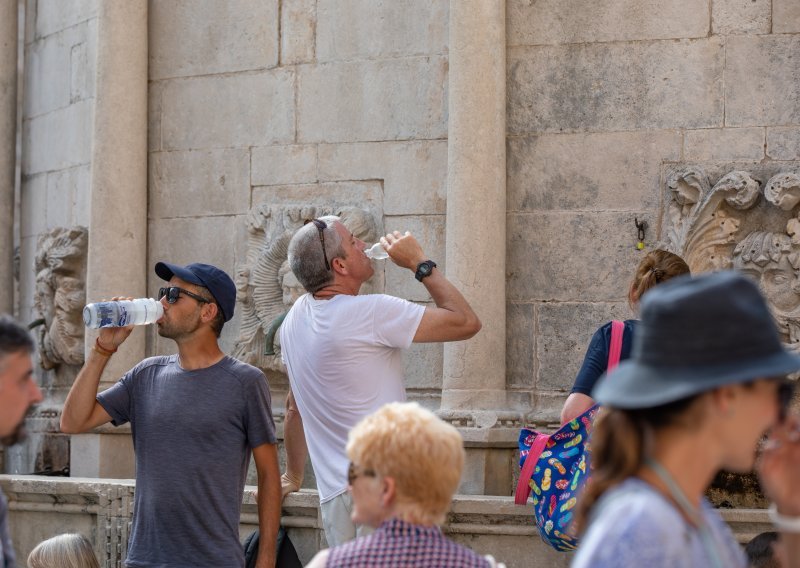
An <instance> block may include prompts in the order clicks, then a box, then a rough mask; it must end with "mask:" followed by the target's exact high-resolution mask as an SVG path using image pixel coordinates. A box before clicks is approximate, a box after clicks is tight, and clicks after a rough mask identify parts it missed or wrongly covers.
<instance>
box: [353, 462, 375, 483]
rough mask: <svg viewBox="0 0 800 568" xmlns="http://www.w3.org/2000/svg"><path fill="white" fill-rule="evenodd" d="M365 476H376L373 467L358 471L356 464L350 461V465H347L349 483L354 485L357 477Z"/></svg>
mask: <svg viewBox="0 0 800 568" xmlns="http://www.w3.org/2000/svg"><path fill="white" fill-rule="evenodd" d="M362 475H363V476H364V477H375V472H374V471H372V470H371V469H365V470H363V471H356V464H354V463H353V462H350V465H348V466H347V484H348V485H353V483H354V482H355V480H356V479H358V478H359V477H361V476H362Z"/></svg>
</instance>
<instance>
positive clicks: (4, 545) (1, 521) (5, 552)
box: [0, 490, 17, 568]
mask: <svg viewBox="0 0 800 568" xmlns="http://www.w3.org/2000/svg"><path fill="white" fill-rule="evenodd" d="M0 562H2V564H0V568H15V567H16V565H17V563H16V558H15V557H14V545H13V544H11V535H10V534H9V532H8V502H7V501H6V496H5V495H4V494H3V491H2V490H0Z"/></svg>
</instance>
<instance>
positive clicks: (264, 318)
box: [233, 204, 381, 374]
mask: <svg viewBox="0 0 800 568" xmlns="http://www.w3.org/2000/svg"><path fill="white" fill-rule="evenodd" d="M324 215H338V216H339V217H341V218H342V222H343V223H344V225H345V226H346V227H347V228H348V229H349V230H350V231H351V232H352V233H353V234H354V235H355V236H356V237H358V238H359V239H362V240H364V241H367V242H374V241H375V240H376V239H377V238H378V235H380V234H381V231H379V227H380V225H379V224H378V222H377V221H376V219H375V217H374V215H373V213H371V212H370V211H367V210H365V209H359V208H357V207H334V206H328V207H325V206H320V207H307V206H288V205H286V206H284V205H282V206H272V205H266V204H264V205H260V206H258V207H256V208H254V209H252V210H251V211H250V213H249V214H248V216H247V230H248V247H247V260H246V263H245V264H244V265H243V266H239V267H238V268H237V271H236V278H235V281H236V288H237V296H236V300H237V302H239V304H240V308H239V309H240V310H241V311H240V313H241V314H242V316H241V317H242V320H241V327H240V330H239V337H238V338H237V340H236V345H235V346H234V351H233V356H234V357H236V358H238V359H240V360H242V361H245V362H247V363H250V364H251V365H254V366H256V367H259V368H261V369H263V370H265V371H274V372H278V373H282V374H285V373H286V368H285V367H284V365H283V362H282V361H281V356H280V342H279V335H278V333H277V330H278V327H279V326H280V324H281V322H282V321H283V317H284V316H285V315H286V314H287V313H288V311H289V308H290V307H291V306H292V304H293V303H294V302H295V300H297V298H299V297H300V296H301V295H302V294H304V293H305V290H304V289H303V287H302V285H301V284H300V282H298V280H297V278H295V276H294V274H293V273H292V271H291V269H290V268H289V263H288V261H287V259H286V257H287V252H288V248H289V241H290V240H291V238H292V235H293V234H294V233H295V231H296V230H297V229H298V228H300V227H301V226H302V225H303V221H304V220H305V219H311V218H315V217H322V216H324Z"/></svg>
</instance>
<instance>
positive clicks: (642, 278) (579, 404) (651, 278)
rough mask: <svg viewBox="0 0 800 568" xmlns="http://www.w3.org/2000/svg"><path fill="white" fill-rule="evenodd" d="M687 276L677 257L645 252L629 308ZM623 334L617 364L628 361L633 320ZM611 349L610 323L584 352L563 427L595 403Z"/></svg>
mask: <svg viewBox="0 0 800 568" xmlns="http://www.w3.org/2000/svg"><path fill="white" fill-rule="evenodd" d="M683 274H689V265H687V264H686V262H685V261H684V260H683V259H682V258H681V257H679V256H678V255H677V254H674V253H671V252H669V251H666V250H663V249H655V250H653V251H650V252H648V253H647V254H646V255H645V256H644V258H642V260H641V261H640V262H639V265H638V266H637V267H636V272H635V273H634V275H633V280H632V281H631V284H630V287H629V288H628V304H629V305H630V307H631V309H633V310H636V308H637V306H638V305H639V300H641V298H642V296H644V293H645V292H647V291H648V290H650V289H651V288H654V287H655V286H658V285H659V284H661V283H663V282H666V281H667V280H669V279H670V278H674V277H676V276H681V275H683ZM624 324H625V327H624V330H623V332H622V349H621V351H620V354H619V355H620V357H619V360H620V361H624V360H625V359H627V358H628V357H630V352H631V345H632V343H633V335H634V332H635V329H636V320H625V322H624ZM610 346H611V322H607V323H605V324H604V325H602V326H600V328H599V329H598V330H597V331H595V333H594V335H593V336H592V339H591V341H590V342H589V347H588V348H587V349H586V356H585V357H584V359H583V365H581V368H580V370H579V371H578V375H577V376H576V377H575V383H574V384H573V386H572V390H571V391H570V394H569V396H568V397H567V400H566V402H564V408H563V409H562V410H561V423H562V424H566V423H567V422H569V421H570V420H572V419H574V418H577V417H578V416H580V415H581V414H583V413H584V412H586V411H587V410H589V409H590V408H591V407H592V406H594V404H595V401H594V399H593V398H592V396H591V393H592V389H593V388H594V385H595V383H597V379H599V378H600V376H601V375H602V374H603V373H605V372H606V370H607V369H608V354H609V351H610V348H611V347H610Z"/></svg>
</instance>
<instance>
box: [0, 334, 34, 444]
mask: <svg viewBox="0 0 800 568" xmlns="http://www.w3.org/2000/svg"><path fill="white" fill-rule="evenodd" d="M41 400H42V391H40V390H39V387H38V386H37V385H36V380H35V378H34V376H33V360H32V359H31V354H30V353H28V351H26V350H22V351H18V352H16V353H9V354H7V355H6V356H5V357H3V358H2V359H0V440H2V441H3V443H4V444H6V445H10V443H13V442H15V441H16V438H18V437H19V436H18V435H19V433H20V426H21V425H22V424H23V423H24V421H25V415H26V414H27V412H28V409H29V408H30V407H32V406H33V405H35V404H37V403H39V402H41Z"/></svg>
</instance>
